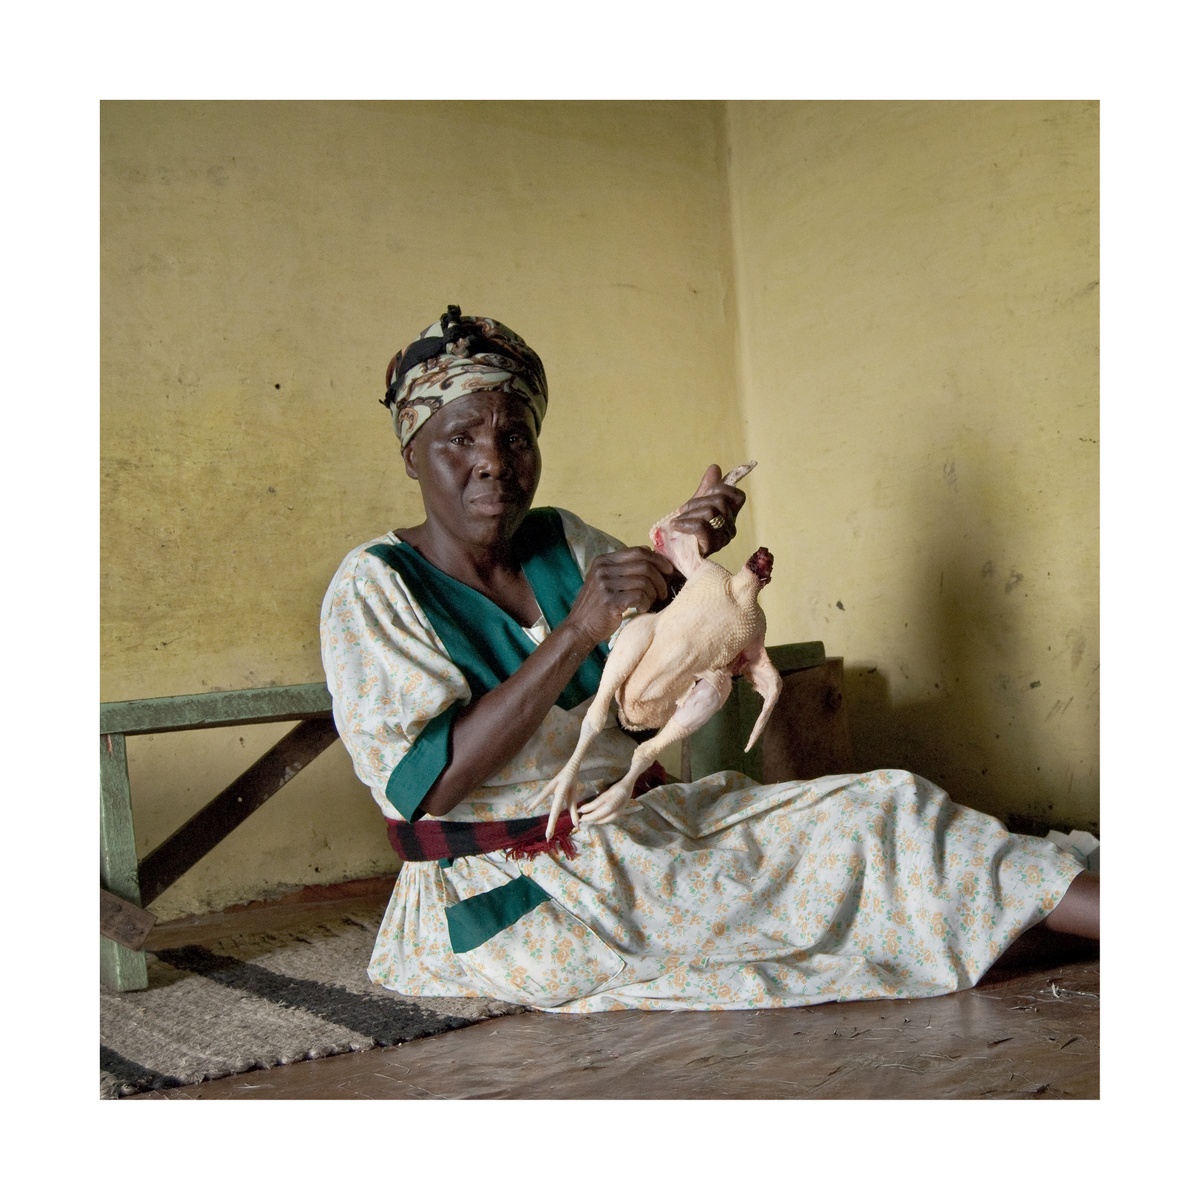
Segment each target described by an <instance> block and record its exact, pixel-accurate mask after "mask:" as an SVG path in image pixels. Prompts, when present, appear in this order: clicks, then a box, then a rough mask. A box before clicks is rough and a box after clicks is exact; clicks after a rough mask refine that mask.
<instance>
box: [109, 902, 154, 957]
mask: <svg viewBox="0 0 1200 1200" xmlns="http://www.w3.org/2000/svg"><path fill="white" fill-rule="evenodd" d="M156 920H157V918H156V917H155V915H154V914H153V913H149V912H147V911H146V910H145V909H144V908H138V906H137V905H136V904H130V903H129V901H128V900H122V899H121V897H120V896H114V895H113V894H112V892H106V891H105V890H104V889H103V888H101V889H100V932H101V933H102V934H103V935H104V936H105V937H106V938H109V939H111V940H112V941H114V942H118V943H119V944H120V945H122V946H127V947H128V948H129V949H130V950H141V949H142V947H143V946H145V944H146V938H147V936H148V935H149V933H150V930H152V929H153V928H154V924H155V921H156Z"/></svg>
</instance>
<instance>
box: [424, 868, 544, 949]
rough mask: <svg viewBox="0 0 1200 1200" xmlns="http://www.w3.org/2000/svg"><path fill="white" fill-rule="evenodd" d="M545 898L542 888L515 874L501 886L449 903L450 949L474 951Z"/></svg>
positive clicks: (527, 878)
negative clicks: (514, 877)
mask: <svg viewBox="0 0 1200 1200" xmlns="http://www.w3.org/2000/svg"><path fill="white" fill-rule="evenodd" d="M549 899H550V893H549V892H547V891H546V890H545V889H544V888H542V887H541V886H539V885H538V884H536V883H534V881H533V880H532V879H530V878H529V877H528V876H527V875H518V876H517V877H516V879H512V880H509V882H508V883H506V884H503V885H502V886H501V887H498V888H492V889H491V891H488V892H480V893H479V894H478V895H476V896H471V897H469V898H468V899H466V900H460V901H459V902H458V903H457V904H450V905H448V906H447V908H446V928H447V929H448V930H449V933H450V948H451V949H452V950H453V951H454V953H455V954H465V953H466V952H467V951H468V950H474V949H475V948H476V947H477V946H482V945H483V943H484V942H486V941H488V940H489V939H490V938H493V937H495V936H496V934H498V933H499V932H500V931H501V930H502V929H507V928H508V927H509V926H510V925H515V924H516V923H517V922H518V921H519V920H520V919H521V918H522V917H523V916H524V915H525V914H526V913H527V912H532V911H533V910H534V909H535V908H537V906H538V905H539V904H541V903H542V902H543V901H546V900H549Z"/></svg>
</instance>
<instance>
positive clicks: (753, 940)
mask: <svg viewBox="0 0 1200 1200" xmlns="http://www.w3.org/2000/svg"><path fill="white" fill-rule="evenodd" d="M387 389H388V390H387V398H386V400H385V401H384V403H385V404H386V405H387V406H388V407H389V408H390V410H391V414H392V418H393V422H394V426H395V431H396V434H397V436H398V437H399V439H400V444H401V446H402V454H403V459H404V466H405V470H406V471H407V473H408V475H409V476H410V477H411V478H413V479H415V480H416V481H417V483H418V485H419V487H420V489H421V496H422V499H423V501H424V505H425V520H424V521H423V522H422V523H421V524H419V525H416V526H414V527H412V528H410V529H397V530H394V531H393V532H391V533H388V534H385V535H383V536H382V537H378V538H375V539H374V540H372V541H370V542H367V543H366V544H365V545H363V546H360V547H358V549H356V550H354V551H352V552H351V553H350V554H349V555H348V556H347V557H346V559H345V561H344V562H343V563H342V565H341V567H340V568H339V569H338V572H337V574H336V575H335V577H334V579H333V582H332V583H331V585H330V587H329V591H328V594H327V595H326V597H325V603H324V605H323V608H322V614H321V649H322V657H323V660H324V663H325V669H326V674H327V677H328V682H329V689H330V691H331V693H332V695H333V703H334V714H335V717H336V720H337V725H338V729H339V731H340V733H341V736H342V739H343V741H344V742H345V744H346V747H347V749H348V750H349V752H350V755H351V758H352V759H353V762H354V766H355V770H356V771H357V773H358V775H359V777H360V778H361V779H362V780H363V782H364V783H366V784H367V785H368V787H370V788H371V791H372V793H373V795H374V797H375V799H376V800H377V802H378V803H379V805H380V807H381V808H382V810H383V812H384V815H385V817H386V818H387V820H388V827H389V834H390V836H391V841H392V844H393V845H394V847H395V848H396V850H397V852H398V853H399V855H400V857H401V858H402V859H404V860H405V861H404V866H403V868H402V869H401V871H400V875H399V878H398V880H397V882H396V887H395V891H394V893H393V895H392V898H391V902H390V904H389V906H388V909H387V913H386V916H385V918H384V921H383V925H382V927H381V929H380V931H379V936H378V939H377V941H376V945H375V952H374V955H373V957H372V960H371V964H370V969H369V974H370V977H371V978H372V979H374V980H375V981H376V982H378V983H380V984H382V985H383V986H385V987H388V988H391V989H393V990H395V991H397V992H402V993H406V994H410V995H412V994H415V995H434V996H470V995H487V996H494V997H496V998H498V999H502V1000H510V1001H515V1002H517V1003H521V1004H527V1005H531V1006H533V1007H537V1008H546V1009H554V1010H556V1011H559V1012H588V1011H599V1010H608V1009H619V1008H663V1009H725V1008H758V1007H778V1006H790V1005H804V1004H817V1003H822V1002H824V1001H829V1000H861V999H867V998H872V997H916V996H935V995H940V994H943V993H946V992H950V991H955V990H957V989H959V988H967V987H971V986H972V985H974V984H975V983H976V982H977V981H978V980H979V978H980V976H981V975H982V974H983V973H984V971H986V970H987V968H988V967H989V966H990V965H991V964H992V963H993V962H994V961H995V960H996V958H997V957H998V956H999V955H1000V954H1001V953H1002V952H1003V951H1004V950H1005V948H1006V947H1008V946H1009V944H1010V943H1012V942H1013V940H1014V939H1015V938H1017V937H1018V935H1020V934H1021V933H1022V932H1023V931H1024V930H1026V929H1029V928H1030V927H1031V926H1033V925H1035V924H1037V923H1038V922H1043V921H1044V922H1045V925H1046V926H1047V927H1048V928H1051V929H1058V930H1061V931H1063V932H1067V933H1074V934H1082V935H1084V936H1089V937H1097V938H1098V937H1099V915H1098V913H1099V882H1098V880H1097V878H1096V877H1095V876H1091V875H1089V874H1087V873H1081V868H1080V866H1079V864H1078V863H1077V862H1076V861H1075V859H1074V858H1072V857H1070V856H1069V855H1067V854H1065V853H1064V852H1062V851H1060V850H1059V849H1058V848H1057V847H1055V846H1054V845H1053V844H1052V843H1051V842H1049V841H1047V840H1044V839H1041V838H1031V837H1022V836H1016V835H1013V834H1010V833H1008V832H1007V831H1006V830H1005V829H1004V828H1003V826H1001V825H1000V824H999V823H998V822H997V821H995V820H994V819H992V818H991V817H988V816H985V815H983V814H981V813H977V812H973V811H971V810H970V809H967V808H963V807H961V806H959V805H957V804H955V803H953V802H952V801H951V800H950V799H949V798H948V797H947V796H946V795H945V793H944V792H942V791H941V790H940V789H938V788H937V787H935V786H934V785H933V784H931V783H928V782H927V781H925V780H924V779H921V778H918V777H916V776H913V775H911V774H908V773H906V772H904V771H887V770H881V771H872V772H870V773H869V774H866V775H840V776H831V777H826V778H823V779H816V780H809V781H797V782H793V783H784V784H773V785H769V786H765V785H761V784H758V783H756V782H754V781H753V780H751V779H749V778H747V777H746V776H744V775H740V774H737V773H735V772H731V771H725V772H721V773H719V774H716V775H710V776H708V777H707V778H704V779H700V780H697V781H696V782H694V783H680V782H674V781H668V780H666V777H665V775H662V774H661V773H660V774H659V775H658V777H657V778H655V779H644V790H642V791H641V794H640V797H639V802H638V804H637V805H631V806H630V807H629V808H627V809H626V810H625V811H623V812H622V813H621V814H620V816H619V817H618V818H617V819H616V820H615V821H613V822H612V823H611V824H603V825H599V824H584V825H581V826H580V827H579V828H577V829H572V819H571V815H570V813H569V812H566V813H564V814H563V816H562V818H561V819H560V820H559V822H558V825H557V826H556V828H555V829H554V830H553V831H552V836H551V837H550V840H549V841H547V840H546V834H547V830H546V814H547V811H548V808H549V800H548V798H547V799H543V800H542V801H541V803H540V805H538V806H536V807H535V806H533V805H532V804H531V802H532V801H533V800H534V799H535V798H537V797H538V795H539V793H542V792H543V791H544V789H545V785H546V783H547V781H548V780H550V779H552V778H553V777H554V776H555V775H556V774H557V772H558V771H559V769H560V768H561V767H562V766H563V764H564V763H565V762H566V760H567V759H568V757H569V756H570V755H571V752H572V751H573V749H574V748H575V744H576V741H577V739H578V736H579V730H580V722H581V720H582V717H583V714H584V713H585V712H586V709H587V703H588V699H589V697H591V696H592V695H593V694H594V693H595V691H596V689H597V686H598V684H599V680H600V674H601V672H602V670H603V665H604V659H605V655H606V654H607V652H608V649H609V646H610V645H611V643H612V641H613V640H614V639H615V637H617V636H619V633H620V629H621V626H622V622H623V621H624V620H625V619H626V618H627V617H628V615H629V614H630V612H631V611H636V612H646V611H648V610H649V609H650V608H651V607H653V606H656V605H661V604H663V603H664V602H667V601H668V600H669V598H670V595H671V590H672V586H673V585H674V584H676V583H678V582H679V581H678V579H677V578H673V567H672V565H671V563H670V562H669V561H668V560H667V559H665V558H662V557H661V556H660V555H658V554H656V553H655V552H654V551H653V550H651V549H649V548H648V547H645V546H634V547H623V546H621V545H620V544H619V543H618V542H616V541H615V540H614V539H613V538H610V537H608V536H607V535H605V534H603V533H601V532H600V531H599V530H596V529H593V528H591V527H590V526H588V525H586V524H584V522H583V521H581V520H580V519H579V518H578V517H576V516H574V515H572V514H571V513H569V512H566V511H564V510H560V509H554V508H538V509H533V508H531V505H532V502H533V498H534V494H535V492H536V490H537V485H538V478H539V474H540V470H541V458H540V455H539V451H538V435H539V433H540V430H541V426H542V420H543V418H544V416H545V413H546V404H547V388H546V380H545V375H544V372H543V369H542V364H541V361H540V360H539V358H538V357H537V355H536V354H534V353H533V351H532V350H531V349H530V348H529V347H528V346H527V345H526V344H525V343H524V342H523V341H522V340H521V339H520V338H519V337H518V336H517V335H516V334H515V333H513V332H512V331H511V330H509V329H507V328H506V327H505V326H503V325H501V324H499V323H498V322H496V321H493V320H490V319H487V318H476V317H464V316H462V315H461V313H460V312H459V310H458V309H457V308H455V307H451V308H450V309H449V310H448V312H447V313H446V314H445V315H444V316H443V317H442V318H441V320H439V321H438V322H436V323H435V324H434V325H431V326H430V327H429V328H428V329H426V330H425V331H424V332H423V333H422V334H421V335H420V337H419V338H418V340H417V341H416V342H414V343H413V344H412V345H410V346H409V347H408V348H407V349H406V350H405V351H404V352H402V353H401V354H398V355H397V356H396V357H395V358H394V359H393V360H392V362H391V363H390V364H389V367H388V373H387ZM714 471H715V472H716V473H715V475H714ZM705 479H706V484H709V485H712V490H710V491H707V492H705V494H698V495H697V496H696V497H694V498H693V499H692V500H691V501H689V502H688V503H687V504H686V505H684V507H683V509H682V510H681V512H680V515H679V516H678V517H677V518H676V522H677V526H678V527H679V528H681V529H684V530H686V531H688V532H691V533H694V534H695V535H696V537H697V538H698V539H699V541H700V546H701V552H702V553H703V554H705V555H707V554H710V553H712V552H713V551H714V550H717V549H719V548H720V547H722V546H724V545H725V544H727V543H728V541H729V540H730V539H731V538H732V537H733V535H734V531H735V530H734V526H735V519H736V517H737V513H738V510H739V509H740V507H741V505H742V503H743V502H744V499H745V497H744V496H743V494H742V493H741V492H740V491H739V490H737V489H736V488H734V487H729V486H725V485H722V484H720V483H718V482H716V480H717V479H719V471H716V469H715V468H712V469H710V472H709V473H708V474H707V475H706V477H705ZM701 491H702V492H704V488H703V487H702V489H701ZM634 746H635V742H634V741H633V739H632V738H631V737H630V736H629V735H628V734H626V733H625V732H623V731H622V730H621V729H620V727H619V726H618V725H617V723H616V721H615V719H613V720H612V721H610V724H609V726H608V728H606V729H605V731H604V732H603V734H602V735H601V736H600V737H599V738H597V739H596V740H595V741H594V742H593V743H592V745H591V747H590V749H589V752H588V756H587V758H586V759H585V760H584V762H583V767H582V770H581V773H580V780H581V781H582V782H583V784H584V786H585V788H586V791H585V792H584V794H585V795H596V794H598V793H599V792H601V791H603V790H604V789H605V788H606V787H607V786H608V785H609V784H611V783H613V782H614V781H615V780H617V779H619V778H620V777H621V776H622V775H624V774H625V772H626V770H627V768H628V766H629V764H630V760H631V756H632V752H633V749H634ZM647 774H648V775H649V774H650V772H648V773H647ZM447 816H449V817H450V818H451V819H449V820H441V819H440V818H443V817H447Z"/></svg>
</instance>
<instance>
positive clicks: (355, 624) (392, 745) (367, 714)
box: [321, 543, 471, 820]
mask: <svg viewBox="0 0 1200 1200" xmlns="http://www.w3.org/2000/svg"><path fill="white" fill-rule="evenodd" d="M373 544H376V543H368V545H373ZM365 550H366V546H362V547H359V548H358V549H357V550H355V551H353V552H352V553H351V554H350V555H348V556H347V558H346V560H345V561H344V562H343V563H342V565H341V567H340V568H339V570H338V572H337V574H336V575H335V576H334V578H333V582H332V583H331V584H330V585H329V590H328V592H327V593H326V595H325V601H324V604H323V605H322V606H321V659H322V662H323V663H324V667H325V678H326V682H327V684H328V687H329V692H330V695H331V696H332V697H333V716H334V721H335V723H336V725H337V728H338V733H339V734H341V738H342V741H343V743H344V744H345V746H346V749H347V751H348V752H349V754H350V759H351V761H352V762H353V764H354V770H355V773H356V774H357V775H358V777H359V779H361V780H362V781H363V783H365V784H366V785H367V786H368V787H369V788H370V789H371V793H372V795H373V796H374V797H375V800H376V803H378V804H379V807H380V808H381V809H382V810H383V813H384V816H386V817H388V818H389V819H391V820H397V819H400V818H403V819H404V820H411V819H412V817H413V813H414V811H415V810H416V807H417V805H418V804H420V802H421V801H422V800H423V799H424V798H425V795H426V793H427V792H428V791H429V789H430V787H432V785H433V783H434V782H435V781H436V780H437V777H438V776H439V775H440V774H441V772H442V770H443V769H444V767H445V765H446V763H447V761H448V758H449V744H450V726H451V724H452V723H453V721H454V717H455V715H456V713H457V712H458V710H459V708H460V706H462V705H464V704H466V703H468V702H469V701H470V698H471V690H470V687H469V686H468V684H467V681H466V679H465V677H464V676H463V674H462V672H461V671H459V669H458V668H457V667H456V666H455V665H454V663H453V662H452V661H451V660H450V658H449V657H448V656H447V654H446V652H445V648H444V647H443V646H442V644H441V641H440V639H439V638H438V636H437V634H436V633H435V632H434V631H433V629H432V627H431V626H430V624H429V622H428V620H427V619H426V618H425V615H424V613H422V612H421V611H420V609H419V608H418V607H417V605H416V603H415V601H414V600H413V599H412V597H411V596H410V595H409V593H408V591H407V589H406V588H405V587H404V584H403V581H402V580H401V579H400V577H399V575H398V574H397V573H396V572H395V571H393V570H392V569H391V568H390V567H388V566H387V565H386V564H385V563H383V562H381V561H380V560H379V559H378V558H376V557H375V556H374V555H371V554H367V553H365Z"/></svg>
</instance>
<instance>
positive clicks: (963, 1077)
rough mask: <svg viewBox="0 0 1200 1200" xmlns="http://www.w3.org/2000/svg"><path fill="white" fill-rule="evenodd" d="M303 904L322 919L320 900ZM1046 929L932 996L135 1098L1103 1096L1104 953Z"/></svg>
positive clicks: (512, 1022)
mask: <svg viewBox="0 0 1200 1200" xmlns="http://www.w3.org/2000/svg"><path fill="white" fill-rule="evenodd" d="M303 907H304V913H303V915H304V916H305V917H306V918H309V917H311V915H312V911H311V907H312V902H311V901H309V902H308V903H307V904H306V905H305V906H303ZM297 913H298V914H299V913H300V909H299V908H298V909H297ZM231 919H232V920H235V921H238V920H240V921H242V922H245V923H246V924H247V927H252V926H253V925H254V923H255V922H258V924H259V925H261V924H262V923H263V922H264V921H268V922H271V923H272V924H273V927H280V926H281V924H282V922H283V919H284V918H281V916H280V910H279V909H278V908H272V907H267V908H263V907H255V908H252V909H250V910H247V911H246V914H245V915H244V916H241V917H238V916H236V915H235V916H233V917H231V916H230V914H225V915H223V916H222V918H221V921H222V922H223V923H222V924H221V925H220V926H219V928H218V930H217V932H218V934H228V933H229V932H230V920H231ZM188 932H189V935H190V938H189V940H192V941H199V940H201V937H202V936H203V933H202V931H201V930H200V929H198V928H192V929H190V930H189V931H188ZM1037 934H1038V931H1034V932H1033V935H1030V936H1027V939H1026V940H1025V941H1024V942H1023V943H1022V944H1020V945H1019V946H1018V947H1017V948H1015V950H1014V951H1013V952H1010V954H1009V955H1007V956H1006V958H1005V960H1002V961H1001V962H1000V963H998V964H997V965H996V966H995V967H993V968H992V970H991V971H990V972H989V973H988V975H987V976H985V978H984V979H983V980H982V981H981V983H980V984H979V986H977V987H975V988H973V989H971V990H969V991H965V992H958V993H955V994H954V995H950V996H940V997H937V998H935V999H931V1000H894V1001H883V1000H873V1001H862V1002H858V1003H853V1004H824V1005H819V1006H816V1007H811V1008H792V1009H782V1010H771V1011H755V1012H723V1013H686V1012H661V1013H659V1012H651V1013H645V1012H620V1013H604V1014H595V1015H585V1016H575V1015H567V1014H563V1015H552V1014H549V1013H533V1012H530V1013H521V1014H518V1015H515V1016H509V1017H499V1018H496V1019H494V1020H491V1021H485V1022H483V1023H481V1024H478V1025H472V1026H469V1027H468V1028H465V1029H459V1030H454V1031H452V1032H449V1033H444V1034H439V1035H438V1036H436V1037H431V1038H425V1039H423V1040H421V1041H416V1042H409V1043H407V1044H405V1045H402V1046H397V1047H394V1048H390V1049H379V1050H369V1051H364V1052H359V1053H351V1054H343V1055H338V1056H335V1057H332V1058H323V1059H316V1060H314V1061H309V1062H300V1063H293V1064H290V1065H288V1066H281V1067H275V1068H273V1069H271V1070H269V1071H254V1072H251V1073H249V1074H243V1075H236V1076H231V1077H229V1078H227V1079H218V1080H213V1081H210V1082H208V1083H203V1084H197V1085H194V1086H188V1087H181V1088H176V1089H173V1090H171V1091H160V1092H149V1093H144V1094H141V1095H138V1096H131V1097H129V1099H131V1100H216V1099H221V1100H226V1099H237V1100H289V1099H296V1100H303V1099H312V1100H316V1099H321V1100H326V1099H340V1100H429V1099H484V1098H486V1099H807V1098H814V1099H871V1098H878V1099H882V1098H889V1099H935V1098H941V1099H1039V1100H1052V1099H1097V1098H1099V1096H1100V1045H1099V1037H1100V963H1099V957H1098V952H1097V951H1096V949H1095V948H1094V946H1092V945H1091V944H1088V943H1081V942H1077V941H1074V940H1073V939H1051V938H1049V937H1048V936H1037ZM160 936H166V931H164V934H162V935H160Z"/></svg>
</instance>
